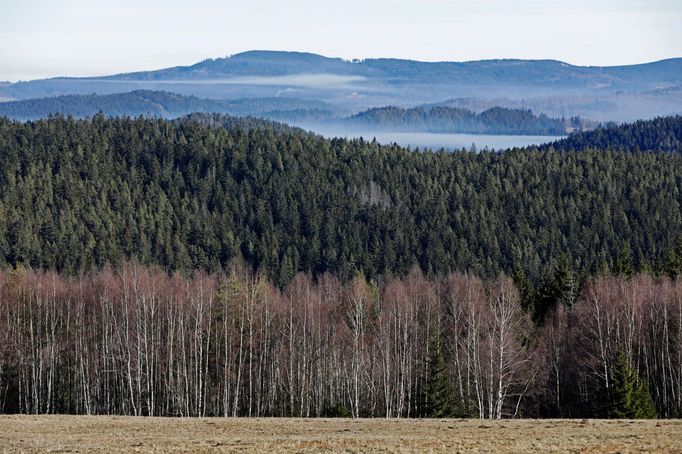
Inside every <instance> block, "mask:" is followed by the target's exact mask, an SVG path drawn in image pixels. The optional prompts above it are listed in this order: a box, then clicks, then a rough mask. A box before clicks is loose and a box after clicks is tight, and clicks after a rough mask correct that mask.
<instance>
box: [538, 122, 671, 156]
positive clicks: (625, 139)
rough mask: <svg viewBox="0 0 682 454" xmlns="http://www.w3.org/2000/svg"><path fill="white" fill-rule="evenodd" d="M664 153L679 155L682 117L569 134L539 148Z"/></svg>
mask: <svg viewBox="0 0 682 454" xmlns="http://www.w3.org/2000/svg"><path fill="white" fill-rule="evenodd" d="M550 147H552V148H554V149H556V150H563V151H567V150H585V149H590V148H595V149H601V150H607V149H612V150H625V151H664V152H680V153H682V116H680V115H677V116H674V117H661V118H655V119H653V120H642V121H636V122H634V123H628V124H624V125H620V126H618V125H613V124H612V125H610V126H606V127H601V128H597V129H595V130H594V131H589V132H581V133H576V134H571V135H570V136H568V137H567V138H565V139H562V140H559V141H556V142H553V143H549V144H546V145H543V146H542V148H543V149H548V148H550Z"/></svg>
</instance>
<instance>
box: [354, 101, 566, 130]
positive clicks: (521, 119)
mask: <svg viewBox="0 0 682 454" xmlns="http://www.w3.org/2000/svg"><path fill="white" fill-rule="evenodd" d="M343 123H344V124H345V125H349V126H354V127H358V128H368V129H371V130H397V131H420V132H437V133H470V134H529V135H563V134H565V133H566V127H567V125H565V124H564V121H562V120H560V119H556V118H549V117H547V116H546V115H544V114H541V115H539V116H536V115H534V114H533V112H531V111H530V110H525V109H508V108H504V107H493V108H490V109H487V110H485V111H483V112H481V113H476V112H473V111H471V110H466V109H460V108H456V107H447V106H434V107H426V108H424V107H414V108H409V109H404V108H401V107H393V106H390V107H379V108H374V109H369V110H367V111H364V112H360V113H359V114H356V115H353V116H352V117H349V118H347V119H345V120H344V122H343Z"/></svg>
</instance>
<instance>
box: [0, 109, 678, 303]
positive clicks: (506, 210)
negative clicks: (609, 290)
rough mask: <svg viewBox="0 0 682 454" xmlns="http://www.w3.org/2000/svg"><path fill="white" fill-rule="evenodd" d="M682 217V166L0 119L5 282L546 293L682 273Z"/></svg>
mask: <svg viewBox="0 0 682 454" xmlns="http://www.w3.org/2000/svg"><path fill="white" fill-rule="evenodd" d="M224 125H227V126H228V127H229V128H225V127H223V126H224ZM681 206H682V155H680V154H665V153H628V152H620V151H601V150H599V151H596V150H586V151H582V152H556V151H551V150H548V151H537V150H534V149H526V150H513V151H509V152H503V153H491V152H486V151H484V152H481V153H478V154H477V153H470V152H464V151H462V152H455V153H445V152H440V153H434V152H419V153H415V152H410V151H409V150H406V149H403V148H400V147H398V146H382V145H379V144H377V143H376V142H366V141H363V140H351V141H349V140H345V139H333V140H327V139H324V138H322V137H320V136H316V135H314V134H310V133H304V132H302V131H300V130H297V129H294V128H290V127H287V126H284V125H277V124H274V123H269V122H265V121H262V120H253V119H251V120H249V119H247V120H237V119H235V118H233V117H222V116H218V115H196V116H193V117H191V118H189V119H182V120H177V121H172V122H171V121H166V120H160V119H143V118H138V119H128V118H104V117H103V116H99V115H98V116H96V117H94V118H93V119H92V120H74V119H66V118H63V117H54V118H50V119H47V120H41V121H36V122H27V123H20V122H15V121H9V120H6V119H0V266H7V265H10V266H16V265H25V266H29V267H32V268H34V269H47V270H57V271H64V272H67V273H70V274H77V273H79V272H81V271H89V270H92V269H99V268H102V267H104V266H106V265H114V266H115V265H117V264H120V263H122V262H123V261H124V260H127V259H130V258H135V259H137V260H139V261H140V262H141V263H143V264H150V265H159V266H161V267H162V268H164V269H166V270H168V271H172V270H195V269H200V270H207V271H217V270H220V269H224V268H225V267H226V266H227V264H228V263H229V262H230V261H231V260H233V259H234V258H237V257H242V258H243V259H244V260H245V261H246V262H247V263H248V264H249V265H250V266H251V267H253V268H254V269H260V270H263V271H264V272H266V273H267V275H268V277H269V278H270V279H271V280H272V281H273V282H274V283H276V284H277V285H279V286H280V287H283V286H285V285H286V284H287V283H288V282H289V281H290V280H291V278H293V276H294V275H295V274H296V273H297V272H299V271H300V272H306V273H311V274H313V275H314V276H317V275H320V274H323V273H325V272H331V273H334V274H338V275H339V276H340V277H341V278H342V279H344V280H345V279H348V278H350V277H352V276H354V275H355V274H357V273H358V272H362V273H364V274H365V275H366V276H372V277H374V276H385V277H390V276H403V275H405V274H406V273H408V272H409V270H410V269H411V268H412V267H414V266H415V265H416V266H419V267H420V268H421V269H422V270H423V271H424V272H425V273H427V274H428V275H444V274H447V273H450V272H454V271H463V272H464V271H466V272H469V273H473V274H475V275H478V276H483V277H490V276H495V275H497V274H499V273H500V272H506V273H507V274H508V275H512V274H515V273H516V271H517V268H519V267H520V268H521V271H522V272H523V275H524V276H525V277H526V278H528V279H529V280H530V281H531V282H532V283H535V284H538V283H541V282H543V281H548V280H547V279H545V278H546V277H551V273H552V272H553V271H552V270H554V269H555V268H556V267H557V266H558V265H559V262H560V261H561V260H562V258H564V257H567V262H568V265H569V266H570V267H572V268H573V269H574V270H576V271H577V272H579V274H581V275H582V274H585V273H586V274H593V273H596V272H600V271H601V272H604V271H608V270H613V269H616V268H617V267H618V266H620V265H619V263H620V262H623V261H629V262H630V266H631V267H632V269H633V270H634V271H637V270H653V271H655V272H658V273H663V272H667V271H666V270H668V269H676V268H675V267H677V266H679V265H678V264H679V262H680V257H681V256H682V248H680V246H679V245H680V244H682V243H681V242H680V232H682V209H681ZM65 251H68V253H65ZM619 260H620V262H619ZM540 297H541V295H539V296H538V298H540Z"/></svg>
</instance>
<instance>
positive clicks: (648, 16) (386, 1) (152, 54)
mask: <svg viewBox="0 0 682 454" xmlns="http://www.w3.org/2000/svg"><path fill="white" fill-rule="evenodd" d="M251 49H272V50H298V51H307V52H315V53H319V54H323V55H327V56H332V57H342V58H348V59H350V58H368V57H398V58H410V59H417V60H426V61H439V60H454V61H461V60H478V59H488V58H532V59H538V58H552V59H558V60H563V61H566V62H569V63H573V64H579V65H618V64H631V63H640V62H646V61H653V60H660V59H664V58H670V57H680V56H682V0H572V1H571V0H563V1H555V0H346V1H342V0H240V1H218V0H194V1H178V0H117V1H113V0H112V1H99V0H64V1H59V0H0V80H12V81H14V80H18V79H23V80H27V79H34V78H42V77H50V76H56V75H69V76H81V75H103V74H110V73H116V72H127V71H136V70H144V69H158V68H162V67H168V66H176V65H186V64H192V63H195V62H197V61H199V60H202V59H204V58H209V57H223V56H227V55H230V54H234V53H237V52H242V51H245V50H251Z"/></svg>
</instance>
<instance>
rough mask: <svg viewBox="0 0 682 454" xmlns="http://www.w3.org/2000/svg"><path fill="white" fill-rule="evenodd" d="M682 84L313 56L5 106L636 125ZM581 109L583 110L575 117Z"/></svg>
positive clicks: (681, 80) (674, 63) (189, 72)
mask: <svg viewBox="0 0 682 454" xmlns="http://www.w3.org/2000/svg"><path fill="white" fill-rule="evenodd" d="M0 77H1V74H0ZM679 86H682V59H681V58H675V59H669V60H662V61H657V62H652V63H643V64H638V65H629V66H611V67H596V66H576V65H570V64H568V63H564V62H560V61H556V60H514V59H507V60H480V61H469V62H420V61H414V60H401V59H392V58H377V59H365V60H343V59H341V58H330V57H325V56H321V55H317V54H311V53H304V52H279V51H248V52H243V53H239V54H235V55H232V56H229V57H225V58H216V59H207V60H204V61H201V62H198V63H195V64H193V65H188V66H176V67H171V68H164V69H159V70H154V71H141V72H132V73H121V74H114V75H104V76H101V77H81V78H73V77H71V78H70V77H60V78H53V79H43V80H34V81H25V82H17V83H9V84H8V83H3V84H0V100H23V99H31V98H42V97H48V96H60V95H74V94H80V95H90V94H93V93H96V94H100V95H106V94H113V93H124V92H131V91H137V90H149V91H168V92H173V93H178V94H183V95H187V96H197V97H201V98H210V99H220V100H224V99H244V98H248V99H256V98H257V99H265V98H272V99H274V98H287V99H292V100H293V99H295V100H298V101H305V102H319V103H325V104H326V106H328V107H325V108H323V109H321V110H329V111H330V112H333V114H334V115H335V116H344V115H348V114H349V113H352V112H359V111H362V110H366V109H370V108H373V107H381V106H388V105H395V106H398V107H411V106H415V105H419V104H426V103H439V102H442V101H443V100H446V99H458V98H470V99H476V100H477V101H479V102H484V101H485V100H490V99H495V98H505V99H509V100H511V102H516V101H518V100H524V99H525V100H528V99H536V98H543V99H549V98H551V99H559V100H565V99H568V100H570V99H582V100H583V101H581V102H580V103H578V104H571V103H568V106H569V111H563V112H562V114H561V115H558V116H574V115H581V116H583V117H590V118H597V119H599V120H611V119H616V120H618V121H629V120H633V119H637V118H642V117H650V116H656V115H667V114H671V113H673V114H674V113H677V112H678V111H679V110H680V109H681V108H680V105H681V104H682V98H681V97H679V96H677V95H675V96H674V97H673V98H672V101H670V96H669V95H667V94H666V93H665V92H663V91H661V90H667V89H671V88H672V87H679ZM623 92H626V93H634V94H639V93H645V92H646V93H649V94H648V95H646V97H644V98H642V97H639V98H633V100H626V101H625V102H627V103H629V106H626V108H625V109H623V106H622V105H620V104H618V103H615V104H614V103H613V102H611V98H612V97H614V96H616V94H617V93H623ZM594 97H597V98H598V99H601V100H602V101H600V103H597V104H594V105H590V104H589V99H590V98H594ZM646 103H651V108H649V109H647V108H646V105H645V104H646ZM564 104H565V103H564V102H563V101H549V102H545V103H541V104H540V105H541V106H543V109H547V110H538V109H537V108H535V107H534V106H530V105H523V106H521V107H523V108H531V109H532V110H533V111H534V112H536V113H546V114H547V115H548V116H557V115H556V111H557V110H560V109H561V106H563V105H564ZM621 104H622V103H621ZM571 106H576V109H582V110H580V111H570V108H572V107H571ZM640 106H641V108H640ZM453 107H466V106H453ZM488 107H491V106H488ZM504 107H512V106H504ZM296 109H300V108H299V107H293V106H284V107H282V108H280V109H276V110H296ZM586 109H588V110H586ZM273 110H275V109H273ZM586 111H588V112H589V115H588V114H585V113H584V112H586ZM622 112H625V114H621V113H622ZM614 117H618V118H614Z"/></svg>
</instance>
